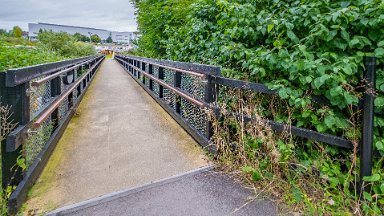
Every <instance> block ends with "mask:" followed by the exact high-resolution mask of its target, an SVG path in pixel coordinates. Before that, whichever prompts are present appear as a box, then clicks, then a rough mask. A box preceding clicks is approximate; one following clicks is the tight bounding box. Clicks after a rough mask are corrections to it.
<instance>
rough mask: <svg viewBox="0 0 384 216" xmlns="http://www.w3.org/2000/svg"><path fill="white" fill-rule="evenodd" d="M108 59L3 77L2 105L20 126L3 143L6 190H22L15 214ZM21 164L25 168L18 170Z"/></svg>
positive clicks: (12, 204) (13, 205)
mask: <svg viewBox="0 0 384 216" xmlns="http://www.w3.org/2000/svg"><path fill="white" fill-rule="evenodd" d="M103 59H104V56H88V57H84V58H78V59H72V60H66V61H60V62H54V63H48V64H41V65H36V66H31V67H25V68H18V69H10V70H8V71H6V72H2V73H0V99H1V104H2V105H5V106H8V107H9V108H10V109H11V110H10V113H11V116H10V118H9V121H12V122H14V123H17V125H16V128H15V129H14V130H12V131H11V133H10V134H8V136H7V137H6V140H4V141H3V142H2V143H1V145H2V151H1V154H2V172H3V173H2V187H3V188H6V187H8V186H16V190H15V191H14V192H13V193H12V195H11V197H10V199H9V212H10V213H11V214H14V213H16V212H17V210H18V209H19V208H20V207H21V205H22V203H23V202H24V200H25V199H26V193H27V190H28V189H29V188H30V187H31V186H32V184H33V183H34V182H35V181H36V179H37V178H38V176H39V175H40V173H41V172H42V170H43V168H44V166H45V164H46V162H47V161H48V158H49V156H50V154H51V153H52V151H53V149H54V148H55V146H56V144H57V142H58V140H59V139H60V137H61V135H62V134H63V132H64V130H65V128H66V126H67V124H68V123H69V120H70V119H71V117H72V116H73V114H74V113H75V108H76V107H77V106H78V104H79V103H80V101H81V99H82V97H83V96H84V93H85V91H86V90H87V88H88V87H89V84H90V82H91V81H92V79H93V77H94V75H95V73H96V71H97V69H98V67H99V65H100V64H101V62H102V60H103ZM20 159H24V161H25V169H22V167H20V166H16V164H17V161H20Z"/></svg>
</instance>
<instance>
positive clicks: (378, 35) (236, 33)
mask: <svg viewBox="0 0 384 216" xmlns="http://www.w3.org/2000/svg"><path fill="white" fill-rule="evenodd" d="M183 3H184V6H183V7H177V6H174V7H169V8H167V6H171V5H174V4H175V5H178V4H177V3H175V2H174V1H162V2H158V1H152V0H145V1H139V2H138V3H137V7H138V23H139V30H140V33H141V34H142V37H141V38H139V42H138V44H139V51H140V52H141V55H145V56H147V57H156V58H165V59H171V60H177V61H186V62H197V63H205V64H213V65H219V66H221V67H222V74H223V75H224V76H227V77H232V78H237V79H245V80H250V81H254V82H261V83H265V84H267V85H268V86H269V87H270V88H271V89H279V96H280V99H279V100H283V101H285V102H284V103H278V104H270V103H269V101H267V100H266V101H260V102H259V105H260V106H261V108H260V111H259V113H258V115H260V116H262V117H271V118H273V119H274V120H275V121H277V122H289V123H291V124H293V125H295V126H299V127H305V128H308V129H312V130H317V131H318V132H321V133H329V134H333V135H337V136H344V137H345V138H347V139H350V140H352V141H354V143H355V144H356V145H357V144H358V143H357V141H358V140H359V139H360V125H359V113H356V112H355V111H354V110H353V109H352V107H356V106H358V101H359V99H360V98H361V96H362V94H361V86H363V85H364V83H361V76H362V71H363V70H364V65H363V57H364V56H376V57H378V64H379V67H378V72H377V76H378V77H377V85H376V93H377V98H376V100H375V109H376V111H377V112H383V111H384V97H383V93H384V71H383V67H382V65H383V63H384V58H383V57H384V29H383V28H382V27H383V26H384V16H383V14H384V2H383V1H379V0H358V1H340V0H338V1H329V0H317V1H310V0H302V1H297V0H289V1H280V0H273V1H267V0H232V1H227V0H198V1H195V2H194V3H193V4H191V3H192V2H191V3H189V4H188V3H185V2H183ZM183 3H180V5H181V4H183ZM163 8H164V9H163ZM312 95H318V96H325V97H326V98H327V99H328V100H329V101H330V103H331V105H330V106H322V105H318V104H316V103H314V102H313V101H312V99H311V96H312ZM227 96H228V95H227ZM240 96H241V95H240ZM240 96H239V97H240ZM223 98H224V99H225V97H223ZM248 100H251V99H248ZM269 105H271V106H269ZM275 106H285V107H280V108H277V111H278V112H277V113H274V114H273V115H272V114H271V111H270V109H269V108H270V107H275ZM288 114H289V115H288ZM231 127H232V126H231ZM233 127H234V126H233ZM219 128H220V127H219ZM222 130H225V129H222ZM224 132H227V133H229V134H232V135H233V134H234V135H233V137H237V135H239V134H241V133H240V132H239V128H238V127H234V128H231V129H230V130H229V131H224ZM383 133H384V119H383V118H382V117H380V116H376V118H375V140H374V146H375V149H376V150H377V151H378V152H379V154H380V155H381V156H384V147H383V146H384V144H383V142H384V141H383V140H384V134H383ZM239 136H240V135H239ZM253 139H256V140H257V136H256V137H255V136H251V138H249V139H248V141H249V142H248V141H244V142H246V143H248V144H252V143H253V141H252V140H253ZM241 140H243V138H242V139H241ZM288 141H289V140H288ZM291 141H292V140H291ZM295 142H296V143H295V148H293V149H292V148H291V147H290V146H291V145H289V143H286V145H285V146H284V143H283V144H282V141H281V140H280V141H279V139H277V140H276V146H277V149H279V151H280V150H281V151H283V150H282V149H285V150H284V151H287V149H288V150H289V152H291V151H292V152H293V153H290V154H289V155H290V156H289V160H288V161H295V163H297V164H299V165H305V166H306V167H312V166H313V167H314V168H315V169H316V170H319V172H320V176H321V177H322V178H323V177H324V178H325V177H327V180H326V181H323V182H322V181H319V182H318V183H319V184H320V186H318V188H317V189H322V190H323V193H324V194H325V195H326V197H327V198H330V200H332V203H333V204H332V205H328V206H327V201H325V200H324V201H321V200H320V201H319V200H317V199H315V197H314V194H311V192H310V191H306V190H305V189H303V188H300V187H298V185H300V184H299V183H300V182H301V181H304V180H303V178H305V176H295V177H294V179H292V178H288V177H287V176H289V173H290V172H289V171H287V170H283V169H281V168H282V167H278V168H279V169H281V170H280V171H281V172H282V173H283V174H282V176H281V178H280V180H282V181H285V182H288V183H290V184H291V185H292V191H291V195H292V194H293V195H294V194H296V195H297V194H300V196H296V197H301V198H303V197H307V199H300V200H299V201H298V202H297V203H301V204H303V203H304V204H305V205H306V206H307V207H308V206H310V207H311V208H313V209H315V212H316V211H317V212H319V211H320V212H321V211H322V210H323V211H324V210H326V211H327V212H334V213H336V212H340V211H355V210H356V209H351V208H357V210H356V211H355V213H364V214H381V213H382V211H383V205H384V198H383V196H382V194H383V193H384V181H383V179H384V173H383V169H382V167H383V165H382V163H383V159H382V158H383V157H381V158H378V159H377V160H376V161H375V164H374V175H373V177H371V178H373V179H370V180H371V182H372V185H373V189H372V191H371V193H372V194H368V193H366V194H364V197H365V199H366V200H365V201H362V200H360V199H359V195H358V194H355V192H354V191H350V190H349V186H350V185H354V183H355V182H354V178H355V177H356V175H357V173H358V169H359V167H358V159H357V158H356V155H355V152H354V153H352V154H351V153H350V152H346V151H343V150H341V149H337V148H333V147H330V146H323V145H320V144H318V143H313V142H308V141H300V140H295ZM226 144H227V145H228V144H229V143H226ZM288 147H289V148H288ZM281 151H280V153H281ZM284 151H283V152H284ZM243 153H244V154H243V155H242V154H240V155H239V154H235V155H233V157H234V158H235V159H238V160H235V161H236V162H238V161H242V162H243V163H244V164H245V165H247V166H249V165H250V166H253V167H256V164H257V160H259V159H260V160H265V162H266V163H269V162H271V160H272V159H268V158H266V159H263V158H256V159H251V158H249V155H248V154H246V153H247V152H243ZM235 156H236V157H235ZM244 158H245V159H244ZM244 160H246V162H244ZM262 162H263V161H262ZM262 167H263V166H261V167H258V169H259V170H256V171H255V172H257V173H258V174H260V173H261V174H262V175H265V174H266V173H265V172H264V171H263V168H262ZM255 172H254V173H255ZM263 172H264V173H263ZM372 180H374V181H372ZM381 188H382V189H383V190H381ZM371 195H373V197H374V198H372V196H371ZM288 197H295V196H288ZM311 200H317V201H318V203H316V201H311ZM297 203H295V204H297ZM335 203H336V204H335ZM352 203H353V206H354V207H351V205H352Z"/></svg>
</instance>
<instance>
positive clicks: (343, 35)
mask: <svg viewBox="0 0 384 216" xmlns="http://www.w3.org/2000/svg"><path fill="white" fill-rule="evenodd" d="M341 37H342V38H343V39H344V40H346V41H347V42H348V43H349V41H350V40H351V38H350V37H349V34H348V32H347V31H345V30H342V31H341Z"/></svg>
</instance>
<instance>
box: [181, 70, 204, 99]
mask: <svg viewBox="0 0 384 216" xmlns="http://www.w3.org/2000/svg"><path fill="white" fill-rule="evenodd" d="M205 86H206V83H205V82H203V80H202V78H200V77H197V76H194V75H191V74H185V73H182V74H181V86H180V88H181V89H182V90H183V91H185V92H187V93H189V94H190V95H192V96H193V97H194V98H196V99H200V100H204V91H205Z"/></svg>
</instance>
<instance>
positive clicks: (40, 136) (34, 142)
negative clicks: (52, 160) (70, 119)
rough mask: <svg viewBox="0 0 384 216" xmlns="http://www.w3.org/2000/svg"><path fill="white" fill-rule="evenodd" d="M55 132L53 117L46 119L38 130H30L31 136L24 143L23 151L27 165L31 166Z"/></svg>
mask: <svg viewBox="0 0 384 216" xmlns="http://www.w3.org/2000/svg"><path fill="white" fill-rule="evenodd" d="M52 132H53V125H52V121H51V118H48V119H47V120H45V122H44V123H43V125H41V127H39V128H38V129H36V130H33V131H29V137H28V139H27V141H26V143H25V145H23V148H24V149H23V152H24V155H25V161H26V165H27V167H29V166H31V165H32V163H33V161H34V160H35V159H36V158H37V156H38V155H39V153H40V152H41V150H42V149H43V148H44V146H45V144H46V143H47V141H48V140H49V138H50V137H51V134H52Z"/></svg>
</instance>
